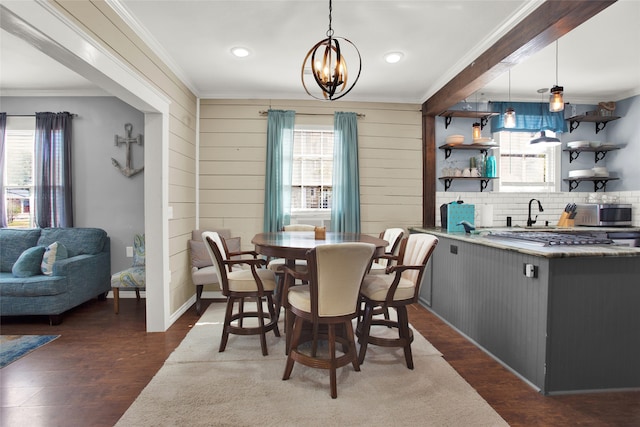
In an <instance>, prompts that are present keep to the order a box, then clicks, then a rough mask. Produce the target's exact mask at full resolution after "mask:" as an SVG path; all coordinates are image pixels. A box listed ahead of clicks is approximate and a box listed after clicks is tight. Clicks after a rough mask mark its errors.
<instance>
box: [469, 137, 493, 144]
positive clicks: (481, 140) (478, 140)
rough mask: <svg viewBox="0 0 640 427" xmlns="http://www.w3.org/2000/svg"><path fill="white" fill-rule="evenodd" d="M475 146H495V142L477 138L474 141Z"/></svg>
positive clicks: (486, 138) (485, 138)
mask: <svg viewBox="0 0 640 427" xmlns="http://www.w3.org/2000/svg"><path fill="white" fill-rule="evenodd" d="M473 143H474V144H481V145H491V144H495V141H494V140H493V138H488V137H484V138H476V139H474V140H473Z"/></svg>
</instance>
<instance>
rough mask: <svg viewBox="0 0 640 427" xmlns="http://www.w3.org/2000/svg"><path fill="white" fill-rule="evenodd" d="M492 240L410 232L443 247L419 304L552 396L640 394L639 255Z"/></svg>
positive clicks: (610, 248) (639, 251) (621, 249)
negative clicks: (432, 237)
mask: <svg viewBox="0 0 640 427" xmlns="http://www.w3.org/2000/svg"><path fill="white" fill-rule="evenodd" d="M505 230H513V229H500V230H495V229H494V231H497V232H503V231H505ZM625 230H629V231H637V230H638V228H635V229H634V228H631V229H629V228H626V229H625ZM489 231H490V230H483V231H482V232H480V233H478V234H464V233H447V232H446V231H443V230H441V229H424V228H411V229H410V232H412V233H420V232H424V233H431V234H434V235H436V236H438V238H439V239H440V243H439V244H438V246H437V248H436V251H435V252H434V254H433V256H432V259H431V261H430V263H431V264H430V270H429V272H428V274H425V279H424V282H423V285H422V289H421V292H420V303H421V304H423V305H425V306H426V307H428V308H429V309H430V310H431V311H432V312H434V313H435V314H436V315H438V316H439V317H440V318H442V319H443V320H444V321H446V322H447V323H448V324H450V325H451V326H453V327H454V328H455V329H457V330H458V331H459V332H461V333H462V334H464V335H465V336H466V337H467V338H469V339H470V340H472V341H473V342H474V343H476V344H477V345H478V346H480V347H481V348H483V349H484V350H485V351H487V352H488V353H490V354H491V355H492V356H493V357H495V358H496V359H497V360H499V361H500V362H501V363H503V364H504V365H505V366H506V367H508V368H509V369H511V370H512V371H513V372H515V373H516V374H517V375H519V376H520V377H521V378H522V379H524V380H525V381H527V382H528V383H530V384H531V385H532V386H533V387H535V388H537V389H539V390H540V391H541V392H542V393H544V394H553V393H570V392H584V391H593V390H604V389H608V390H612V389H629V388H638V387H640V363H638V361H639V360H640V248H633V247H625V246H616V245H611V244H593V245H566V246H564V245H562V246H555V245H551V246H544V245H541V244H535V243H532V242H526V241H520V240H518V239H509V238H504V237H501V238H496V237H494V236H491V235H489V233H488V232H489ZM519 231H526V230H525V229H520V230H519ZM565 232H566V231H563V233H565ZM570 232H577V231H576V230H572V231H570Z"/></svg>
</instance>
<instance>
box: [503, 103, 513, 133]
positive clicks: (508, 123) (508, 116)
mask: <svg viewBox="0 0 640 427" xmlns="http://www.w3.org/2000/svg"><path fill="white" fill-rule="evenodd" d="M504 127H505V128H509V129H513V128H514V127H516V110H514V109H513V108H511V107H509V108H507V111H505V112H504Z"/></svg>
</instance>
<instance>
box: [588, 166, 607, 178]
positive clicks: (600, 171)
mask: <svg viewBox="0 0 640 427" xmlns="http://www.w3.org/2000/svg"><path fill="white" fill-rule="evenodd" d="M592 170H593V175H594V176H601V177H608V176H609V171H608V170H607V168H605V167H595V168H593V169H592Z"/></svg>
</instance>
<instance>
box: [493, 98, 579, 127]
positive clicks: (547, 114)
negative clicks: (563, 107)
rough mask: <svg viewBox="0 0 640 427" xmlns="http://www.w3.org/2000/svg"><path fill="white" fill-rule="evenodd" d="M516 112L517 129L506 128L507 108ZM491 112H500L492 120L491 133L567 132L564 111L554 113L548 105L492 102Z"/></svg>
mask: <svg viewBox="0 0 640 427" xmlns="http://www.w3.org/2000/svg"><path fill="white" fill-rule="evenodd" d="M509 107H512V108H513V109H514V110H516V127H515V128H505V127H504V113H505V111H506V110H507V108H509ZM491 111H495V112H498V113H500V114H498V115H497V116H494V117H492V118H491V132H501V131H507V132H540V131H542V130H550V131H553V132H556V133H562V132H566V131H567V122H566V120H565V119H564V111H558V112H557V113H552V112H551V111H549V104H548V103H546V102H545V103H540V102H492V103H491Z"/></svg>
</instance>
